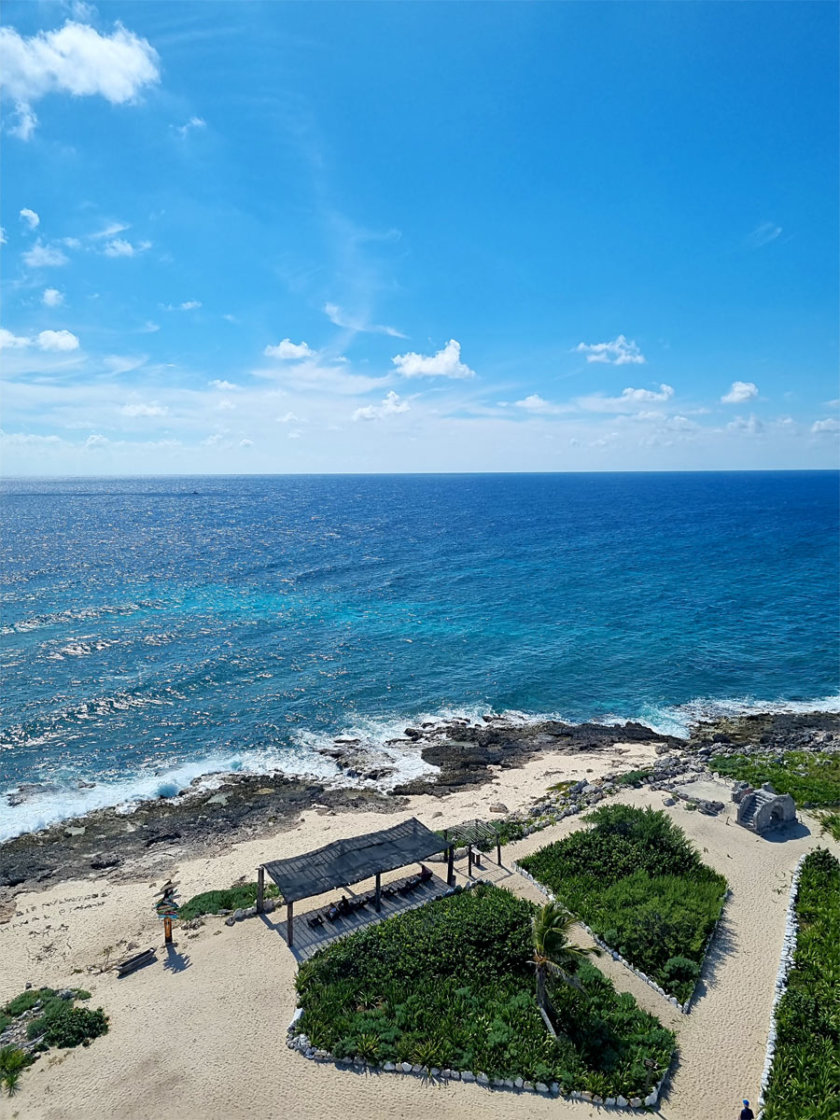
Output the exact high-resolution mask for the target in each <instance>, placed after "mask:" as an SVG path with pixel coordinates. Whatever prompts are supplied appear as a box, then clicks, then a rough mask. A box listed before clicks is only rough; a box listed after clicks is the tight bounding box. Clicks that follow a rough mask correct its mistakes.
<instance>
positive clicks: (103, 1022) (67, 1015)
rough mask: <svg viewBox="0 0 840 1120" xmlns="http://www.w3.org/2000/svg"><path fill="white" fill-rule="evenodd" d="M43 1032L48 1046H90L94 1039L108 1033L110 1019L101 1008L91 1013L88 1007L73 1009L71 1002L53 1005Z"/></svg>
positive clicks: (64, 1001) (45, 1018)
mask: <svg viewBox="0 0 840 1120" xmlns="http://www.w3.org/2000/svg"><path fill="white" fill-rule="evenodd" d="M43 1022H44V1023H45V1024H46V1027H45V1030H44V1032H43V1035H44V1042H46V1044H47V1045H48V1046H60V1047H63V1048H66V1047H70V1046H79V1045H80V1044H81V1045H82V1046H88V1045H90V1040H91V1039H92V1038H98V1037H99V1035H101V1034H107V1033H108V1017H107V1016H106V1014H105V1012H104V1011H103V1010H102V1008H101V1007H98V1008H97V1009H96V1011H91V1010H89V1008H87V1007H73V1005H72V1003H71V1001H70V1000H62V1001H60V1002H59V1003H56V1004H53V1005H52V1006H51V1007H50V1009H49V1011H48V1012H47V1013H46V1014H45V1015H44V1019H43Z"/></svg>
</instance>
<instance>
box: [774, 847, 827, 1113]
mask: <svg viewBox="0 0 840 1120" xmlns="http://www.w3.org/2000/svg"><path fill="white" fill-rule="evenodd" d="M796 914H797V918H798V921H799V934H798V937H797V942H796V953H795V955H794V963H793V968H792V969H791V971H790V973H789V976H788V986H787V990H786V991H785V994H784V995H783V996H782V998H781V1000H780V1001H779V1004H778V1007H777V1009H776V1029H777V1041H776V1053H775V1056H774V1058H773V1068H772V1070H771V1073H770V1083H769V1086H768V1090H767V1096H766V1103H765V1109H764V1117H765V1120H837V1117H838V1116H840V862H838V861H837V860H836V859H835V858H834V856H832V855H831V853H830V852H828V851H826V850H825V848H816V849H815V850H814V851H813V852H810V853H809V855H808V856H806V858H805V862H804V863H803V866H802V874H801V876H800V879H799V891H798V894H797V900H796Z"/></svg>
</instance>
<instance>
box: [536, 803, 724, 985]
mask: <svg viewBox="0 0 840 1120" xmlns="http://www.w3.org/2000/svg"><path fill="white" fill-rule="evenodd" d="M586 819H587V820H589V821H591V822H592V828H590V829H587V830H586V831H581V832H575V833H573V834H572V835H571V836H568V837H566V839H565V840H559V841H557V842H556V843H554V844H549V845H548V846H547V847H545V848H541V849H540V850H539V851H538V852H535V853H534V854H533V855H531V856H526V857H525V858H523V859H521V860H520V861H519V863H520V866H521V867H522V869H523V870H524V871H526V872H528V874H529V875H531V876H533V878H534V879H535V880H536V881H537V882H538V883H541V884H543V885H544V886H546V887H547V888H548V889H549V890H550V891H552V893H553V894H554V895H555V896H556V897H557V899H558V900H559V901H560V902H562V903H563V905H564V906H566V907H567V909H569V910H570V911H571V912H572V913H573V914H577V915H579V916H580V917H581V918H582V919H583V920H584V921H585V922H586V924H587V925H588V926H589V927H590V929H591V930H592V932H593V933H594V934H595V936H596V937H598V938H599V939H600V940H601V941H602V942H604V943H605V944H606V945H608V946H609V947H610V948H611V949H614V950H615V951H617V952H618V953H620V955H621V956H622V957H624V958H625V960H627V961H629V962H630V964H631V965H633V966H634V967H635V968H637V969H639V970H640V971H641V972H642V973H644V974H645V976H646V977H649V978H650V979H651V980H653V981H655V983H656V984H658V985H659V986H660V987H661V988H662V989H664V991H665V992H667V993H669V994H670V995H672V996H674V997H675V998H676V1000H677V1001H678V1003H680V1004H684V1003H685V1002H686V1001H688V1000H689V999H690V998H691V995H692V993H693V991H694V987H695V985H696V983H697V979H698V977H699V975H700V968H701V966H702V963H703V956H704V954H705V951H706V946H707V944H708V942H709V938H710V937H711V935H712V932H713V931H714V928H715V925H716V923H717V921H718V919H719V917H720V914H721V911H722V909H723V902H724V899H725V895H726V890H727V884H726V880H725V879H724V877H723V876H722V875H718V874H717V872H715V871H712V869H711V868H709V867H706V865H705V864H704V863H703V862H702V860H701V859H700V856H699V855H698V853H697V851H696V850H695V848H694V846H693V845H692V844H691V842H690V841H689V840H688V838H687V837H686V836H685V834H684V833H683V831H682V829H680V828H679V827H678V826H677V825H675V824H674V823H673V821H671V819H670V817H669V816H668V814H667V813H664V812H662V811H659V812H656V811H654V810H652V809H636V808H634V807H632V806H629V805H609V806H604V807H603V808H600V809H596V810H595V811H594V812H592V813H590V814H589V815H588V817H587V818H586Z"/></svg>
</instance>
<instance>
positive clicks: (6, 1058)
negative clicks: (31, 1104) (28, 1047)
mask: <svg viewBox="0 0 840 1120" xmlns="http://www.w3.org/2000/svg"><path fill="white" fill-rule="evenodd" d="M28 1065H29V1058H28V1057H27V1056H26V1054H25V1053H24V1051H23V1050H20V1049H18V1047H17V1046H4V1047H3V1048H2V1049H0V1085H4V1086H5V1088H6V1092H7V1093H8V1094H9V1096H10V1097H13V1096H14V1095H15V1093H16V1092H17V1090H18V1083H19V1082H20V1075H21V1073H22V1072H23V1070H24V1069H26V1067H27V1066H28Z"/></svg>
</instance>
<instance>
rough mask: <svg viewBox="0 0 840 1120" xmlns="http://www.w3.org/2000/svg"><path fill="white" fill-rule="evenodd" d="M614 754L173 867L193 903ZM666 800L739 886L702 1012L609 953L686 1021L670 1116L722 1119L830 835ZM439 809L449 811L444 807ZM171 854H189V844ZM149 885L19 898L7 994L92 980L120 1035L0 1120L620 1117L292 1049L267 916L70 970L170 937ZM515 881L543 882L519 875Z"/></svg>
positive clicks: (741, 1087)
mask: <svg viewBox="0 0 840 1120" xmlns="http://www.w3.org/2000/svg"><path fill="white" fill-rule="evenodd" d="M647 758H649V748H645V747H643V746H636V747H634V749H633V751H631V752H629V753H628V754H627V755H625V757H624V758H623V759H622V764H623V765H624V766H636V765H642V764H644V762H645V761H646V759H647ZM609 766H610V762H609V760H608V759H606V758H605V757H604V755H603V754H601V755H599V756H591V757H587V756H582V755H575V756H571V757H564V756H556V755H555V756H551V757H550V758H546V759H543V760H531V761H530V762H529V763H528V765H527V766H526V767H524V768H522V769H521V770H517V771H505V772H502V773H501V774H499V775H498V779H497V782H496V783H495V784H494V786H492V787H484V788H483V789H482V790H479V791H469V790H467V791H462V792H461V793H458V794H456V795H454V796H452V797H450V798H448V799H446V800H445V801H443V802H441V801H439V800H437V799H435V798H431V797H419V798H414V799H412V804H411V806H410V808H409V809H408V810H406V811H401V812H400V813H397V814H394V816H393V817H388V818H383V817H382V816H381V815H380V814H339V815H334V816H326V817H324V816H319V815H318V814H316V813H308V814H306V815H305V816H304V817H302V818H301V823H300V824H299V826H298V827H297V829H295V830H293V831H291V832H287V833H283V834H281V835H280V836H278V837H265V838H262V839H259V840H254V841H249V842H247V843H244V844H240V845H238V846H237V847H236V848H233V849H232V850H231V851H230V852H228V853H226V854H224V855H222V856H218V857H214V858H213V859H192V860H180V862H178V865H177V877H178V878H179V880H180V882H181V885H182V892H183V895H184V897H189V895H190V894H192V893H195V892H197V891H199V890H205V889H208V887H209V886H210V885H219V884H223V883H227V882H232V881H234V880H235V879H236V878H237V877H238V876H239V875H242V874H247V875H248V876H249V878H252V877H253V871H254V868H255V867H256V866H257V864H258V863H260V862H262V861H263V860H265V859H268V858H272V857H274V858H276V857H277V856H281V855H291V854H295V853H296V852H300V851H306V850H307V849H308V848H311V847H315V846H317V845H319V844H323V843H325V842H327V841H329V840H332V839H337V838H338V837H340V836H350V835H354V834H358V833H362V832H365V831H370V830H373V829H376V828H380V827H383V825H384V824H385V823H390V822H392V821H396V820H398V819H402V818H404V817H406V816H409V815H412V814H416V815H418V816H419V817H420V819H421V820H424V821H425V823H427V824H430V825H433V826H434V825H437V824H438V823H455V822H457V821H459V820H463V819H467V818H469V817H471V816H476V815H479V816H480V815H483V814H484V815H486V813H487V809H488V806H489V804H490V803H491V802H493V801H496V800H500V799H501V800H503V801H505V802H506V804H508V805H509V806H510V808H514V807H516V806H518V805H521V804H526V803H527V802H528V801H529V800H530V799H531V798H533V797H535V796H537V795H538V794H539V793H541V792H542V791H543V790H544V789H545V787H546V785H547V784H549V783H550V782H552V781H556V780H558V777H567V776H568V777H575V776H581V774H582V773H586V772H587V771H589V772H590V773H596V774H597V773H598V772H603V771H604V770H606V769H607V768H609ZM623 799H626V800H628V801H631V802H633V803H635V804H639V805H645V804H653V805H656V806H657V807H658V806H659V805H660V804H661V795H658V794H651V793H649V792H648V791H633V792H632V793H629V794H625V795H623ZM671 811H672V812H673V814H674V816H675V819H676V820H677V821H678V822H679V823H680V824H681V825H682V826H683V827H684V828H685V830H686V832H687V833H688V834H689V835H690V836H692V838H693V839H694V840H695V841H696V843H697V844H698V845H699V846H700V848H701V850H702V851H703V854H704V858H705V859H706V860H707V861H708V862H709V863H710V864H711V865H712V866H713V867H715V868H716V869H718V870H720V871H721V872H723V873H724V874H725V875H726V876H727V878H728V879H729V882H730V884H731V886H732V890H733V894H732V898H731V899H730V901H729V903H728V904H727V910H726V916H725V921H724V923H723V924H722V929H721V935H720V937H719V940H718V941H717V942H716V944H715V947H714V948H713V950H712V953H711V958H710V961H709V964H708V966H707V970H706V972H705V973H704V978H705V982H706V985H707V988H708V991H707V992H706V993H705V994H704V995H703V997H702V998H701V999H700V1000H699V1001H698V1003H697V1004H696V1006H695V1008H694V1010H693V1011H692V1013H691V1015H689V1016H687V1017H684V1016H680V1015H678V1014H676V1013H675V1011H674V1009H673V1007H672V1006H671V1005H670V1004H668V1003H667V1002H666V1001H665V1000H663V999H662V998H661V997H659V996H657V995H656V993H655V992H653V991H652V989H650V988H648V987H647V986H646V985H644V984H642V983H640V982H639V981H638V980H636V978H635V977H633V976H632V974H629V973H628V972H627V971H626V970H625V969H623V968H622V967H621V966H620V965H617V964H616V963H615V962H613V961H606V960H604V961H603V964H604V970H605V971H606V972H607V973H608V975H610V977H611V979H613V980H614V981H615V982H616V983H617V986H619V987H620V988H622V989H624V990H627V991H631V992H632V993H633V994H634V995H635V996H636V997H637V999H638V1000H639V1002H640V1004H641V1005H642V1006H643V1007H645V1008H646V1009H647V1010H650V1011H652V1012H654V1013H655V1014H657V1015H658V1017H659V1018H660V1019H661V1020H662V1021H663V1022H664V1023H666V1024H667V1025H669V1026H674V1027H675V1028H676V1029H677V1031H678V1035H679V1044H680V1050H681V1057H680V1064H679V1067H678V1069H677V1071H676V1074H675V1077H674V1079H673V1084H672V1086H671V1087H670V1089H669V1092H668V1095H667V1097H666V1099H665V1100H664V1102H663V1105H662V1108H661V1110H660V1113H659V1115H661V1116H662V1117H664V1118H665V1120H718V1118H719V1117H724V1118H725V1117H729V1116H737V1113H738V1108H739V1107H740V1100H741V1097H742V1096H743V1095H747V1096H749V1097H750V1098H753V1097H755V1096H757V1090H758V1081H759V1078H760V1075H761V1068H762V1063H763V1056H764V1045H765V1040H766V1035H767V1027H768V1022H769V1015H770V1009H771V1004H772V998H773V982H774V979H775V975H776V970H777V967H778V960H779V952H780V948H781V942H782V933H783V926H784V913H785V908H786V905H787V898H788V887H789V883H790V874H791V872H792V870H793V867H794V866H795V864H796V861H797V859H798V858H799V856H800V854H801V853H802V852H803V851H806V850H807V849H809V848H810V847H812V846H814V845H815V844H816V843H817V842H819V837H818V835H817V834H816V829H814V831H813V834H810V833H806V832H803V835H802V836H799V837H797V838H793V839H789V840H787V841H786V842H785V843H771V842H767V841H763V840H759V839H758V838H756V837H755V836H753V835H752V834H751V833H747V832H745V831H744V830H742V829H739V828H737V827H736V826H734V825H732V826H727V825H726V824H725V823H724V820H722V819H714V818H706V817H702V816H699V815H698V814H696V813H688V812H686V811H685V810H682V809H679V808H675V809H673V810H671ZM439 813H443V814H444V815H445V821H443V822H441V821H440V818H436V817H435V814H439ZM579 827H582V822H581V820H580V818H572V819H570V820H568V821H564V822H562V823H561V824H559V825H557V826H554V827H553V828H551V829H548V830H545V831H544V832H542V833H539V834H536V835H534V836H532V837H529V838H527V839H525V840H523V841H520V842H519V843H517V844H515V845H510V846H509V847H507V848H505V849H503V853H504V862H505V863H509V862H510V860H511V858H517V857H521V856H522V855H525V854H526V853H527V852H529V851H533V850H534V849H536V848H537V847H540V846H542V845H543V844H545V843H546V842H547V841H549V840H551V839H556V838H559V837H561V836H564V835H567V834H568V833H569V832H571V831H572V830H574V829H576V828H579ZM823 842H825V841H824V840H823ZM831 846H832V848H833V849H834V850H835V851H838V850H840V845H837V844H832V845H831ZM173 860H175V861H178V855H177V853H173ZM488 866H489V867H490V868H492V864H489V865H488ZM170 870H171V869H167V871H166V874H167V875H168V874H169V873H170ZM153 881H157V882H160V881H161V879H160V871H159V869H158V867H155V869H154V874H150V878H149V881H148V882H147V883H116V884H110V883H108V882H107V881H105V880H102V881H98V882H95V883H92V882H91V881H86V882H83V883H69V884H68V883H64V884H61V885H59V886H58V887H55V888H52V889H51V890H47V891H43V892H39V893H31V894H27V895H22V896H20V897H19V898H18V900H17V901H18V914H17V916H16V917H15V918H13V919H12V921H11V922H9V923H7V924H5V925H0V1000H2V999H6V998H8V997H9V996H10V995H13V994H15V993H16V992H17V991H19V990H20V989H21V988H22V987H23V982H24V981H25V980H30V981H32V982H33V983H35V984H42V983H43V984H47V983H49V984H50V985H52V986H59V985H61V984H73V985H84V986H85V987H87V988H89V989H90V990H91V991H92V992H93V1000H92V1001H91V1002H92V1004H93V1005H94V1006H96V1005H97V1004H102V1005H103V1006H104V1007H105V1009H106V1010H107V1012H108V1014H109V1015H110V1017H111V1030H110V1033H109V1034H108V1035H106V1036H105V1037H104V1038H100V1039H97V1040H96V1041H95V1043H94V1044H93V1045H92V1046H91V1047H90V1048H88V1049H82V1048H79V1049H77V1050H74V1051H67V1052H64V1053H60V1054H56V1055H52V1056H47V1057H46V1058H45V1059H43V1060H42V1061H41V1062H39V1063H38V1065H37V1066H36V1067H35V1068H34V1069H33V1070H32V1071H30V1072H29V1073H27V1075H26V1076H25V1079H24V1083H23V1088H22V1090H21V1092H20V1094H19V1095H18V1096H17V1097H16V1098H14V1100H12V1101H7V1100H5V1099H4V1100H3V1101H2V1102H0V1115H2V1116H4V1117H5V1116H9V1117H11V1118H15V1117H20V1118H21V1120H23V1118H24V1117H25V1118H27V1120H77V1118H79V1120H81V1118H82V1117H84V1118H86V1120H88V1118H93V1120H149V1118H151V1117H153V1116H157V1115H160V1114H163V1113H166V1114H171V1115H176V1116H178V1117H179V1120H203V1118H208V1120H214V1118H216V1117H218V1118H222V1117H225V1118H228V1120H230V1118H232V1120H238V1118H240V1117H242V1118H244V1117H252V1116H260V1117H266V1118H273V1117H275V1116H276V1117H278V1118H279V1117H281V1116H282V1117H286V1116H292V1117H294V1118H295V1120H321V1118H322V1117H326V1116H335V1115H338V1116H342V1117H348V1118H350V1117H352V1118H365V1120H366V1118H378V1117H382V1118H385V1120H390V1118H397V1117H399V1118H406V1120H428V1117H429V1116H430V1115H432V1114H433V1113H434V1115H435V1117H436V1120H438V1118H439V1120H449V1118H450V1117H451V1118H452V1120H462V1117H463V1116H464V1115H465V1114H469V1115H471V1116H474V1117H479V1118H484V1117H486V1118H487V1120H502V1118H506V1120H507V1118H510V1120H518V1118H522V1120H525V1118H526V1117H528V1118H531V1117H535V1118H538V1120H539V1118H542V1117H545V1118H546V1120H548V1118H553V1120H569V1118H575V1120H581V1118H583V1117H595V1116H606V1115H609V1114H610V1113H609V1111H608V1110H605V1109H603V1108H600V1109H599V1108H598V1107H597V1106H594V1105H590V1104H583V1103H580V1104H573V1103H569V1102H564V1101H554V1100H545V1099H542V1098H538V1097H534V1096H533V1095H525V1096H521V1097H519V1096H516V1095H513V1094H510V1093H500V1092H491V1091H489V1090H485V1089H481V1088H479V1087H477V1086H474V1085H461V1084H459V1083H453V1084H451V1085H448V1086H431V1085H429V1084H426V1083H423V1082H421V1081H420V1080H419V1079H415V1078H405V1077H397V1076H393V1075H380V1076H373V1075H369V1074H367V1075H365V1074H355V1073H350V1072H346V1071H340V1070H337V1069H335V1068H334V1067H332V1066H320V1065H317V1064H316V1063H313V1062H307V1061H306V1060H305V1059H303V1058H301V1057H300V1056H299V1055H297V1054H295V1053H293V1052H292V1051H289V1050H288V1049H287V1048H286V1045H285V1036H286V1027H287V1025H288V1022H289V1020H290V1018H291V1015H292V1012H293V1010H294V1007H295V996H294V975H295V962H294V960H293V958H292V955H291V953H290V952H289V951H288V949H287V947H286V945H285V943H284V942H283V941H282V939H281V938H280V936H279V935H278V933H277V932H276V930H274V929H273V928H272V927H271V925H270V924H269V923H267V922H263V921H260V920H259V919H252V920H250V921H246V922H243V923H241V924H239V925H237V926H235V927H233V928H230V927H226V926H224V925H223V924H222V923H221V921H220V920H219V919H210V920H208V922H207V924H206V925H205V926H204V927H203V928H202V929H201V930H199V931H198V932H197V933H196V934H192V935H191V934H189V933H187V932H186V931H181V932H180V933H179V934H178V935H177V941H178V946H177V949H178V952H177V953H176V954H175V955H174V956H173V957H172V959H171V960H167V959H166V957H165V954H162V953H161V954H160V956H161V958H162V959H161V963H159V964H157V965H154V966H152V967H150V968H147V969H145V970H144V971H141V972H139V973H137V974H135V975H134V976H132V977H129V978H127V979H125V980H123V981H120V980H117V979H116V977H115V976H114V975H113V973H105V974H102V975H96V974H91V975H88V974H87V972H86V971H83V972H82V973H74V972H73V969H74V968H79V969H82V970H86V969H87V967H88V966H89V965H90V964H91V963H92V962H94V961H96V960H97V959H100V960H101V950H102V948H103V946H105V945H108V944H110V945H114V944H116V943H117V941H118V940H120V938H127V937H130V938H132V939H133V940H135V941H137V942H139V943H140V945H141V946H142V947H145V946H146V945H150V944H160V941H161V934H160V930H159V928H158V926H157V924H156V922H155V920H154V916H153V915H152V914H151V912H150V903H151V900H152V897H153V893H154V892H153V891H152V889H151V884H152V882H153ZM513 885H515V889H517V891H518V892H525V891H528V890H533V888H532V887H530V885H529V884H527V883H525V881H524V880H521V879H520V880H519V881H518V883H516V884H513ZM95 895H96V896H98V897H94V896H95ZM48 926H49V927H51V928H49V929H48V928H47V927H48ZM51 944H52V946H53V948H52V949H50V948H48V947H49V946H50V945H51ZM613 1115H615V1114H614V1113H613Z"/></svg>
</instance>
